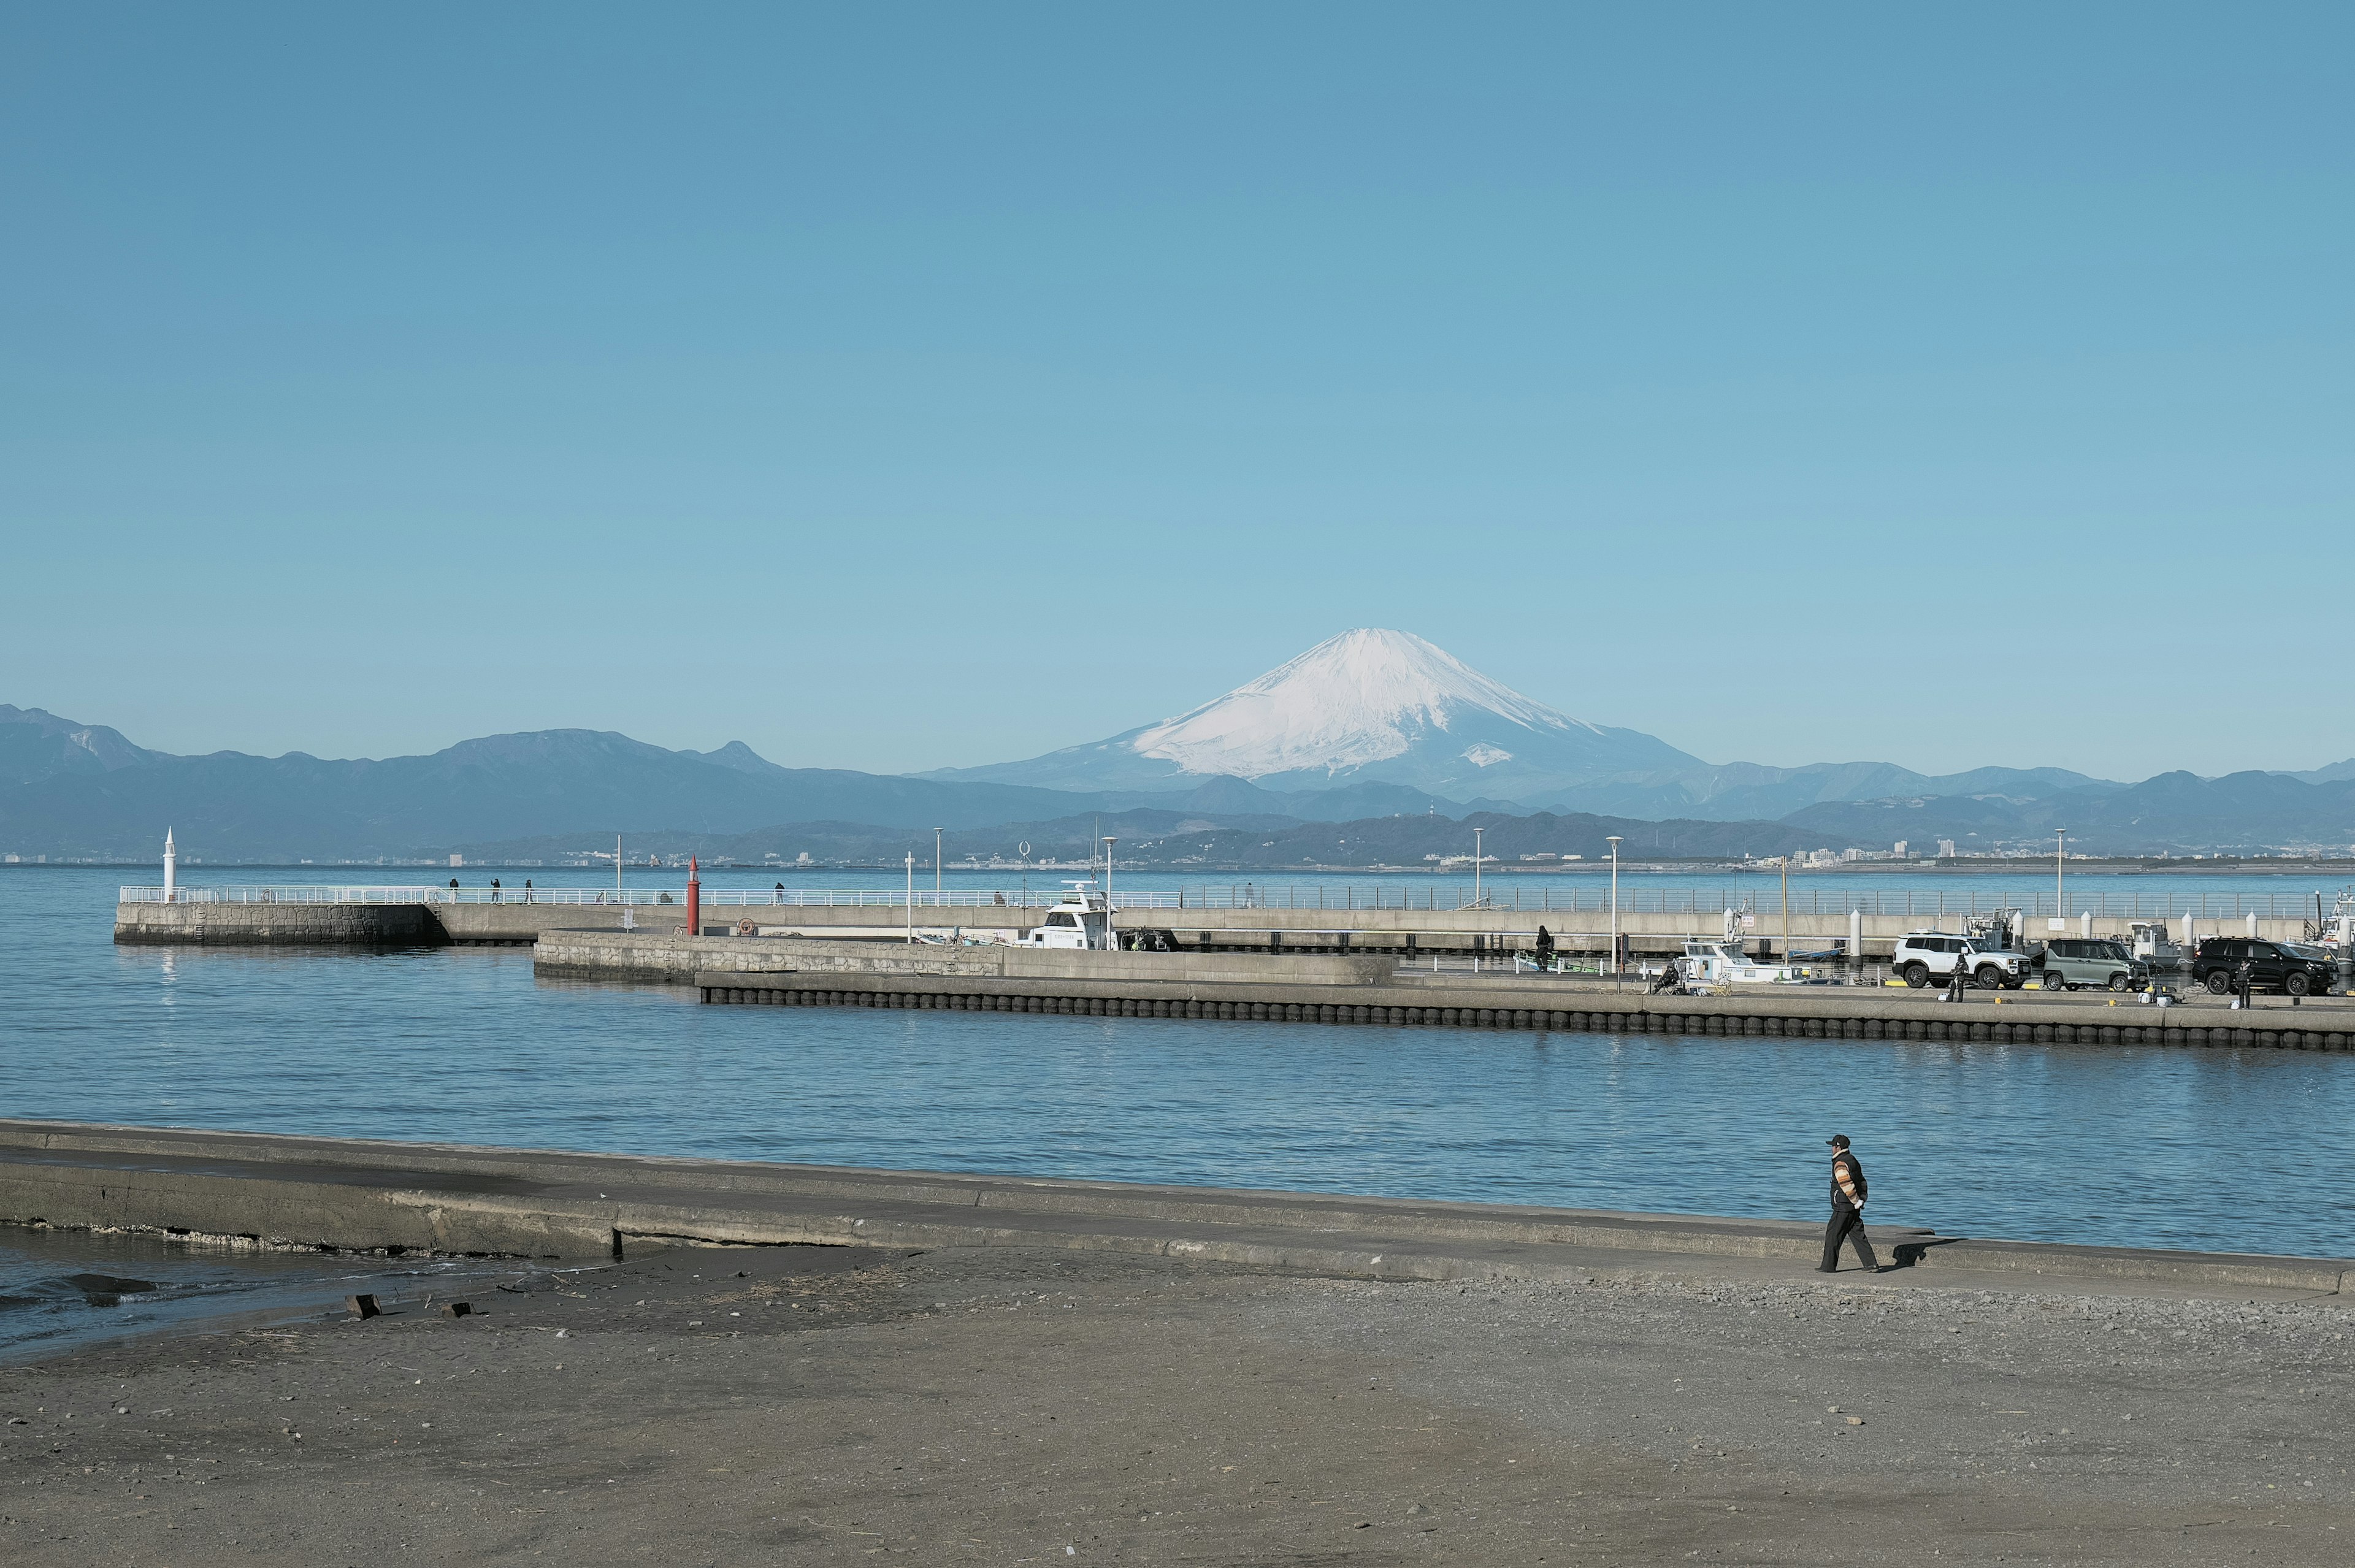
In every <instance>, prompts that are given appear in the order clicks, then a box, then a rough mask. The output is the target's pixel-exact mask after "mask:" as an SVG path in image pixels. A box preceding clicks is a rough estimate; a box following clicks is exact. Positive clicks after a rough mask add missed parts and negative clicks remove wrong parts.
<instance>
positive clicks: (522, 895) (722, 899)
mask: <svg viewBox="0 0 2355 1568" xmlns="http://www.w3.org/2000/svg"><path fill="white" fill-rule="evenodd" d="M116 896H117V898H118V899H119V900H120V901H122V902H123V903H127V904H159V903H206V904H214V903H238V904H416V903H424V904H449V903H463V904H496V903H508V904H590V905H596V904H603V905H607V906H609V907H610V906H613V905H617V904H628V905H634V906H638V907H641V908H643V907H645V906H646V905H649V904H681V903H685V902H686V901H687V892H686V890H685V889H684V888H622V889H614V888H524V887H513V888H509V887H501V888H498V889H496V890H495V889H492V888H487V887H480V888H468V887H461V888H457V889H454V890H453V889H451V888H447V887H410V888H400V887H325V886H314V887H268V888H175V889H173V890H172V891H171V893H170V896H169V897H166V896H165V891H164V890H163V889H162V888H123V889H120V890H119V891H118V892H117V895H116ZM702 896H703V902H704V905H705V907H706V908H711V909H738V908H762V909H770V908H818V909H903V908H905V907H906V906H907V904H908V902H909V894H908V893H907V891H905V890H893V889H890V888H816V889H794V888H787V889H784V890H783V891H778V890H776V889H773V888H772V889H766V890H763V889H761V888H705V889H704V890H703V895H702ZM1062 897H1063V894H1061V893H1060V892H1050V891H1045V890H1043V889H1037V888H1034V889H1031V890H1030V891H1028V892H1027V893H1026V892H1024V891H1020V890H1016V891H1007V892H980V891H975V890H973V889H969V888H957V889H947V890H943V891H940V892H937V893H936V892H934V891H932V890H931V889H930V888H920V889H918V890H917V891H916V892H915V895H914V900H915V905H916V907H917V908H918V909H991V908H1003V907H1013V908H1028V909H1043V908H1045V907H1046V906H1048V905H1050V904H1052V903H1054V902H1056V901H1058V900H1060V898H1062ZM1112 901H1113V904H1114V907H1115V908H1118V909H1178V908H1182V907H1184V906H1183V905H1182V904H1181V902H1180V899H1179V895H1178V894H1177V893H1174V892H1135V893H1133V892H1128V891H1124V890H1115V891H1114V893H1113V896H1112Z"/></svg>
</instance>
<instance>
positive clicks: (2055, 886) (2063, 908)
mask: <svg viewBox="0 0 2355 1568" xmlns="http://www.w3.org/2000/svg"><path fill="white" fill-rule="evenodd" d="M2068 842H2069V830H2068V829H2067V828H2065V827H2056V828H2054V829H2053V830H2052V912H2053V913H2054V914H2057V915H2059V916H2060V917H2061V918H2062V920H2066V919H2068V918H2069V906H2068V904H2067V903H2066V902H2065V901H2063V900H2062V891H2063V887H2062V868H2063V867H2064V866H2066V865H2067V864H2068V859H2067V857H2066V855H2065V854H2064V853H2063V851H2064V849H2065V848H2066V847H2067V845H2068Z"/></svg>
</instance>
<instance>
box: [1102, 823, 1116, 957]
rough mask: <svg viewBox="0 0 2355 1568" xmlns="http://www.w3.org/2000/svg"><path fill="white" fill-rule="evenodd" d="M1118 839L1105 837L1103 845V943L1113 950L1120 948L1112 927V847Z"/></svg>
mask: <svg viewBox="0 0 2355 1568" xmlns="http://www.w3.org/2000/svg"><path fill="white" fill-rule="evenodd" d="M1119 842H1120V840H1119V839H1117V838H1107V839H1105V840H1104V841H1103V847H1104V945H1105V946H1106V947H1107V948H1110V949H1112V950H1113V951H1114V952H1118V951H1119V950H1120V936H1119V934H1118V933H1116V932H1114V930H1113V928H1112V847H1113V846H1114V845H1115V844H1117V843H1119Z"/></svg>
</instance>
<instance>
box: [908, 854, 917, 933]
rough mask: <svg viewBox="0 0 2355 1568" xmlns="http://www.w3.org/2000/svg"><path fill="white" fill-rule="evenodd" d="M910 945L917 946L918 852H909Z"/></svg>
mask: <svg viewBox="0 0 2355 1568" xmlns="http://www.w3.org/2000/svg"><path fill="white" fill-rule="evenodd" d="M908 945H909V946H911V947H913V946H914V945H916V852H915V851H914V850H913V849H911V850H909V851H908Z"/></svg>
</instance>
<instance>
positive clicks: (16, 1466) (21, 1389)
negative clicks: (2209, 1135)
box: [0, 1246, 2355, 1565]
mask: <svg viewBox="0 0 2355 1568" xmlns="http://www.w3.org/2000/svg"><path fill="white" fill-rule="evenodd" d="M1626 1261H1627V1260H1625V1258H1624V1257H1623V1258H1621V1259H1620V1260H1618V1266H1603V1267H1598V1268H1597V1269H1596V1270H1595V1271H1594V1272H1593V1275H1591V1276H1589V1277H1590V1278H1591V1281H1592V1283H1584V1282H1582V1281H1572V1282H1569V1283H1548V1284H1537V1283H1531V1284H1506V1285H1459V1284H1452V1283H1448V1284H1443V1283H1384V1282H1378V1281H1371V1280H1364V1279H1341V1278H1325V1277H1317V1276H1315V1275H1299V1274H1286V1273H1278V1272H1271V1271H1263V1270H1255V1269H1252V1268H1250V1267H1245V1266H1240V1265H1230V1264H1184V1263H1179V1262H1175V1261H1171V1260H1168V1259H1164V1258H1157V1257H1149V1256H1135V1255H1122V1254H1107V1253H1072V1252H1066V1251H1023V1250H995V1249H993V1250H964V1249H958V1250H950V1251H942V1252H933V1253H884V1252H879V1251H872V1250H865V1249H843V1248H815V1247H797V1246H790V1247H745V1248H713V1247H685V1246H682V1247H676V1248H669V1249H664V1250H661V1251H658V1252H655V1253H650V1254H648V1255H645V1256H643V1257H636V1258H633V1259H632V1260H630V1261H628V1262H625V1263H621V1264H613V1265H610V1266H604V1267H592V1268H587V1269H579V1270H564V1271H553V1270H549V1269H545V1268H537V1267H535V1268H525V1269H518V1270H517V1271H516V1272H513V1273H510V1274H506V1275H503V1276H501V1278H500V1280H499V1282H498V1284H497V1285H489V1286H485V1285H483V1284H482V1283H480V1282H476V1283H475V1284H474V1285H470V1286H468V1287H467V1298H468V1299H469V1301H470V1302H471V1303H472V1304H473V1305H474V1307H476V1308H477V1310H476V1312H475V1314H474V1315H473V1316H470V1317H458V1318H453V1317H444V1316H442V1315H441V1314H440V1313H439V1312H438V1310H434V1309H432V1308H428V1307H423V1306H417V1307H406V1308H402V1309H400V1310H397V1311H396V1312H395V1313H393V1314H391V1315H389V1316H386V1317H378V1318H375V1319H372V1320H368V1321H366V1322H360V1321H351V1320H346V1319H342V1318H336V1319H332V1320H327V1319H319V1318H312V1319H309V1320H305V1321H300V1322H293V1323H286V1324H281V1325H278V1326H275V1327H271V1328H257V1327H253V1326H250V1325H247V1326H238V1327H233V1328H226V1329H221V1330H218V1331H214V1332H207V1333H199V1334H182V1335H178V1336H175V1337H169V1338H154V1339H145V1340H141V1341H136V1342H132V1343H126V1344H113V1345H104V1346H99V1347H95V1348H91V1349H86V1350H83V1351H80V1352H78V1353H76V1354H74V1355H72V1356H69V1357H67V1358H64V1359H60V1360H52V1361H49V1362H47V1363H42V1364H37V1365H30V1366H19V1367H11V1368H0V1419H5V1421H6V1422H7V1424H5V1425H0V1558H5V1560H6V1561H8V1562H10V1563H26V1564H37V1565H47V1564H53V1563H54V1564H69V1563H71V1564H81V1563H91V1564H97V1563H106V1564H122V1563H158V1564H165V1563H169V1564H191V1565H206V1564H214V1563H306V1564H307V1563H356V1564H357V1563H376V1562H383V1561H418V1562H426V1563H526V1562H541V1561H564V1562H569V1563H643V1562H661V1563H678V1564H694V1563H712V1564H721V1563H727V1564H735V1563H766V1562H781V1563H805V1562H806V1563H816V1562H834V1561H840V1560H844V1559H853V1558H860V1557H879V1558H889V1557H895V1556H896V1557H906V1558H911V1559H913V1560H916V1561H921V1562H926V1563H1025V1562H1029V1563H1045V1562H1064V1561H1078V1560H1081V1559H1097V1560H1106V1561H1126V1562H1186V1563H1465V1562H1482V1563H1632V1562H1658V1561H1678V1560H1687V1559H1689V1560H1693V1561H1701V1562H1748V1563H1827V1562H1832V1563H1924V1562H1931V1561H1937V1562H1941V1563H1944V1562H1947V1561H1954V1562H1964V1563H1969V1562H1996V1561H2005V1562H2020V1561H2042V1562H2060V1563H2148V1562H2153V1561H2170V1562H2190V1563H2206V1562H2217V1563H2222V1562H2226V1561H2232V1562H2239V1563H2247V1562H2251V1561H2262V1562H2267V1563H2334V1564H2335V1563H2340V1562H2344V1561H2345V1560H2346V1559H2347V1556H2348V1554H2349V1543H2350V1541H2355V1490H2350V1467H2355V1432H2351V1431H2350V1424H2349V1423H2348V1422H2347V1421H2346V1420H2345V1418H2344V1412H2345V1410H2346V1408H2347V1405H2348V1401H2349V1396H2350V1393H2355V1343H2350V1339H2349V1330H2350V1328H2355V1321H2350V1314H2349V1313H2348V1312H2347V1311H2346V1310H2345V1307H2344V1306H2343V1305H2342V1301H2341V1298H2339V1297H2335V1296H2334V1297H2322V1298H2318V1299H2315V1298H2309V1299H2292V1298H2280V1297H2278V1296H2277V1297H2276V1298H2273V1299H2251V1298H2250V1295H2255V1294H2260V1293H2250V1295H2236V1296H2230V1297H2223V1296H2214V1295H2211V1296H2200V1295H2197V1294H2191V1293H2184V1292H2163V1291H2157V1290H2148V1291H2144V1292H2142V1293H2140V1294H2087V1293H2085V1291H2084V1287H2083V1285H2082V1283H2081V1284H2079V1285H2074V1286H2072V1287H2070V1288H2069V1289H2068V1290H2066V1291H2053V1290H2045V1291H2035V1290H2024V1289H2021V1288H2019V1282H2018V1281H2012V1282H2009V1285H2008V1287H2006V1288H1984V1289H1982V1288H1974V1287H1972V1286H1971V1285H1969V1284H1968V1283H1967V1282H1957V1281H1944V1282H1939V1283H1936V1284H1925V1283H1923V1282H1922V1281H1921V1280H1920V1279H1919V1277H1918V1275H1915V1276H1914V1277H1907V1276H1903V1275H1901V1276H1882V1277H1880V1278H1872V1277H1869V1276H1864V1275H1844V1276H1841V1277H1838V1278H1836V1279H1831V1280H1824V1279H1822V1278H1820V1276H1812V1275H1795V1274H1794V1273H1793V1272H1792V1271H1791V1270H1789V1269H1788V1268H1787V1267H1785V1266H1783V1265H1780V1264H1758V1263H1751V1264H1744V1263H1742V1262H1740V1261H1738V1260H1703V1259H1676V1258H1668V1259H1657V1260H1646V1263H1645V1266H1644V1267H1643V1268H1641V1269H1631V1268H1627V1267H1625V1262H1626ZM1911 1274H1913V1271H1909V1275H1911ZM1999 1283H2000V1282H1999ZM437 1305H438V1304H437ZM1834 1407H1837V1409H1835V1408H1834Z"/></svg>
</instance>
